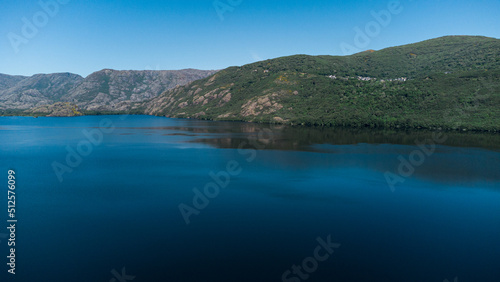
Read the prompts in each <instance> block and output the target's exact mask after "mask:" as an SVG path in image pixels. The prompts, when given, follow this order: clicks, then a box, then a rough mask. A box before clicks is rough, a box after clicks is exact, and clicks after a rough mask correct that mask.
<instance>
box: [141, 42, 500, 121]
mask: <svg viewBox="0 0 500 282" xmlns="http://www.w3.org/2000/svg"><path fill="white" fill-rule="evenodd" d="M499 81H500V40H498V39H495V38H488V37H470V36H447V37H441V38H436V39H431V40H426V41H422V42H418V43H412V44H407V45H403V46H397V47H389V48H385V49H382V50H379V51H374V52H362V53H357V54H354V55H350V56H307V55H294V56H287V57H280V58H276V59H271V60H265V61H261V62H256V63H253V64H248V65H244V66H241V67H230V68H227V69H225V70H221V71H219V72H218V73H216V74H214V75H212V76H210V77H207V78H205V79H202V80H199V81H195V82H192V83H190V84H188V85H184V86H180V87H177V88H175V89H171V90H168V91H166V92H164V93H163V94H161V95H160V96H158V97H156V98H154V99H152V100H150V101H147V102H145V103H144V104H143V105H141V106H139V107H138V109H139V110H140V111H143V112H144V113H146V114H150V115H158V116H168V117H176V118H199V119H208V120H234V121H250V122H270V123H286V124H309V125H321V126H350V127H365V126H368V127H388V128H392V127H405V128H440V127H442V128H450V129H462V130H499V129H500V113H499V112H498V108H500V96H499V93H500V83H499Z"/></svg>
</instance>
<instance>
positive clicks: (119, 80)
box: [0, 69, 215, 114]
mask: <svg viewBox="0 0 500 282" xmlns="http://www.w3.org/2000/svg"><path fill="white" fill-rule="evenodd" d="M213 73H215V71H212V70H210V71H205V70H196V69H184V70H175V71H170V70H165V71H156V70H143V71H120V70H112V69H103V70H100V71H96V72H94V73H92V74H89V75H88V76H87V77H85V78H84V77H82V76H80V75H77V74H73V73H68V72H61V73H52V74H35V75H32V76H29V77H26V76H11V75H6V74H0V112H1V113H3V114H6V113H9V112H12V113H16V114H30V110H31V109H36V108H40V107H42V106H48V105H54V104H56V103H59V102H62V103H66V102H68V103H71V104H74V105H75V106H78V107H79V108H80V109H81V110H82V111H83V112H86V113H88V114H92V113H99V112H115V113H122V112H125V111H127V110H129V108H130V105H131V104H132V103H135V102H142V101H144V100H146V99H150V98H153V97H156V96H157V95H159V94H161V93H162V92H163V91H165V90H168V89H170V88H173V87H175V86H177V85H182V84H186V83H188V82H191V81H193V80H197V79H200V78H204V77H206V76H208V75H211V74H213ZM49 108H50V107H49Z"/></svg>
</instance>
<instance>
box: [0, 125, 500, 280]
mask: <svg viewBox="0 0 500 282" xmlns="http://www.w3.org/2000/svg"><path fill="white" fill-rule="evenodd" d="M103 125H105V126H103ZM304 130H305V129H293V128H286V127H271V126H264V125H251V124H243V123H229V122H208V121H194V120H177V119H167V118H161V117H148V116H89V117H75V118H30V117H0V144H1V147H0V182H1V181H2V180H1V179H2V178H3V181H4V185H2V187H3V189H2V190H1V191H3V192H2V193H1V194H3V195H4V196H3V197H0V226H1V229H0V240H1V243H0V253H1V255H0V258H1V259H0V262H1V265H2V266H1V268H0V270H1V273H0V281H120V280H119V279H118V277H116V274H117V273H118V274H119V275H122V273H126V274H127V275H129V276H128V279H132V278H133V281H306V280H307V281H436V282H442V281H444V280H445V279H448V280H449V281H453V279H454V278H455V277H458V281H460V282H462V281H500V267H498V262H499V261H500V244H499V243H500V173H499V167H500V152H499V150H498V149H497V147H495V146H493V147H492V146H491V143H492V142H493V143H495V142H496V141H495V140H497V139H495V138H497V137H491V138H493V141H491V140H490V141H489V143H488V144H489V145H483V144H481V143H480V142H479V141H478V144H477V146H474V142H475V141H471V142H472V143H473V144H472V145H470V146H469V145H468V146H456V145H455V146H452V145H447V144H435V148H434V151H433V153H432V154H430V155H425V158H424V159H423V162H422V163H421V164H418V165H416V166H414V171H413V173H412V174H411V175H409V176H405V177H402V175H400V174H399V172H398V167H399V166H400V165H401V159H400V157H403V158H406V159H408V158H409V156H410V155H411V154H412V153H413V152H415V151H416V150H417V151H418V147H417V146H416V145H415V144H411V142H406V141H404V142H403V141H401V142H395V141H391V140H393V139H391V136H394V135H393V133H388V134H387V141H386V142H381V141H380V140H386V139H384V138H385V137H384V136H385V135H383V134H382V135H381V136H382V137H381V139H380V138H379V139H377V141H376V142H367V141H366V140H368V139H366V138H361V137H359V138H358V137H357V136H358V135H359V136H360V134H358V133H353V134H351V135H349V136H348V137H346V135H345V134H344V133H342V136H343V137H342V141H339V139H340V135H341V133H339V132H338V131H332V132H328V130H329V129H310V130H317V131H307V132H306V131H304ZM308 130H309V129H308ZM89 134H90V135H89ZM363 134H364V135H366V136H370V135H371V133H370V132H364V133H363ZM412 134H413V133H404V138H402V139H401V140H403V139H404V140H408V139H410V140H413V139H419V138H421V137H422V136H420V135H418V136H417V133H415V134H416V135H415V136H416V137H415V138H412V137H413V135H412ZM88 136H92V137H90V138H89V137H88ZM101 136H102V138H100V137H101ZM318 136H319V137H318ZM337 137H339V138H337ZM460 138H461V137H460V135H450V137H449V139H450V140H451V141H450V140H449V141H448V142H452V141H453V140H454V139H460ZM464 138H466V137H464ZM473 138H477V136H473ZM485 138H490V137H485ZM491 138H490V139H491ZM480 139H481V138H480ZM398 140H399V139H398ZM473 140H477V139H473ZM468 144H470V143H468ZM75 154H76V155H77V157H76V158H75ZM70 155H71V157H68V156H70ZM68 160H69V161H68ZM228 166H229V167H230V168H232V170H228ZM61 168H65V169H63V170H61ZM11 169H12V170H14V171H15V173H16V190H15V191H16V218H17V220H18V222H17V223H16V274H15V275H11V274H8V273H7V270H8V266H7V264H6V263H7V258H6V256H8V255H9V250H8V247H7V238H5V236H3V237H2V235H1V234H2V233H3V234H7V233H8V232H7V231H8V230H7V229H6V227H7V226H8V224H7V222H6V220H7V219H8V218H7V180H8V179H7V175H8V174H7V172H8V170H11ZM228 171H230V172H233V173H232V174H229V173H228ZM387 173H393V174H394V175H397V176H399V177H402V178H401V179H402V181H401V182H400V183H397V184H396V185H394V186H390V185H389V184H388V182H387V179H386V176H387ZM2 175H3V177H2ZM211 175H212V176H211ZM213 175H217V176H215V178H216V179H219V181H216V180H214V177H213ZM227 176H229V177H227ZM207 185H208V186H210V187H211V188H210V189H212V190H209V192H211V193H212V194H210V195H209V196H208V197H207V195H206V194H204V195H203V196H199V194H197V192H194V190H193V189H197V190H196V191H200V192H201V193H205V192H204V188H205V187H206V186H207ZM214 187H215V188H214ZM217 190H218V191H217ZM1 194H0V195H1ZM197 195H198V196H197ZM193 200H194V201H195V203H193ZM181 204H183V206H184V207H190V208H192V209H196V213H193V214H191V215H190V216H189V217H187V219H186V217H185V216H183V215H182V213H181V211H180V205H181ZM196 206H198V208H196ZM200 207H201V208H200ZM191 211H192V210H191ZM318 238H320V239H321V240H324V241H326V240H328V239H327V238H330V240H331V241H332V242H333V243H338V244H340V246H339V247H338V248H335V250H334V252H333V253H331V254H329V256H328V258H327V259H325V260H324V261H318V260H316V259H314V260H311V259H308V258H311V257H312V258H314V252H315V249H316V248H317V247H318V246H321V244H320V243H319V241H318ZM321 254H326V251H325V250H323V249H322V250H321ZM315 262H316V264H315ZM303 263H305V266H304V265H303ZM293 265H297V266H300V268H301V273H298V272H295V273H294V268H292V266H293ZM304 268H305V269H304ZM287 270H290V274H289V275H283V274H284V273H285V272H286V271H287ZM307 270H311V271H307ZM284 278H285V279H284ZM113 279H115V280H113ZM122 280H123V277H122ZM125 281H132V280H125Z"/></svg>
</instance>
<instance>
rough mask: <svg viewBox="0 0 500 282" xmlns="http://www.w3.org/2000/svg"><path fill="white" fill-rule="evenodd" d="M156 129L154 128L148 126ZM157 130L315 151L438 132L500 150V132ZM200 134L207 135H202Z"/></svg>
mask: <svg viewBox="0 0 500 282" xmlns="http://www.w3.org/2000/svg"><path fill="white" fill-rule="evenodd" d="M144 129H153V128H144ZM154 129H157V130H158V129H164V130H172V131H182V132H185V133H172V134H167V135H185V136H191V137H196V136H198V138H195V139H194V140H190V141H189V142H193V143H203V144H207V145H211V146H214V147H216V148H239V147H241V146H242V144H258V146H256V149H264V150H294V151H315V150H316V149H314V146H315V145H320V144H330V145H355V144H361V143H365V144H394V145H410V146H415V145H417V144H419V143H423V142H424V141H426V140H433V138H434V137H435V136H436V135H438V137H439V139H441V138H444V139H446V140H445V141H444V142H436V143H438V145H444V146H453V147H474V148H482V149H488V150H493V151H500V134H493V133H476V132H454V131H425V130H421V131H405V130H381V129H352V128H321V127H301V126H288V125H267V124H255V123H239V122H204V121H194V122H190V123H189V126H172V127H161V128H154ZM200 136H203V137H202V138H200Z"/></svg>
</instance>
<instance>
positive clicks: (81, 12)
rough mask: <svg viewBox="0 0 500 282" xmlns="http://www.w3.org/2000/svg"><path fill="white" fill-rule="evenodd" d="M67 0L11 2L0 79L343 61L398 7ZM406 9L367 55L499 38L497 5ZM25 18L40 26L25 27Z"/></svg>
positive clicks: (2, 34) (331, 2)
mask: <svg viewBox="0 0 500 282" xmlns="http://www.w3.org/2000/svg"><path fill="white" fill-rule="evenodd" d="M53 1H56V0H41V2H46V3H50V2H53ZM60 1H61V2H64V1H62V0H60ZM65 1H67V2H68V3H66V4H64V5H63V4H58V9H57V10H58V11H55V12H53V11H54V7H53V5H52V6H51V7H49V8H51V9H49V11H48V12H47V11H45V10H44V9H43V8H42V6H41V5H40V4H39V1H38V0H36V1H31V0H30V1H22V0H19V1H15V0H2V8H1V10H0V56H1V58H2V60H1V62H0V73H6V74H21V75H32V74H35V73H52V72H73V73H77V74H80V75H82V76H87V75H88V74H90V73H92V72H94V71H98V70H101V69H104V68H112V69H120V70H123V69H127V70H128V69H133V70H140V69H162V70H166V69H183V68H198V69H222V68H226V67H228V66H234V65H243V64H247V63H251V62H254V61H256V60H260V59H268V58H276V57H281V56H287V55H293V54H310V55H320V54H321V55H342V54H344V53H345V52H344V51H343V50H342V48H341V43H342V42H345V43H346V44H349V45H351V46H354V47H356V45H355V40H354V39H355V35H356V32H355V29H354V28H356V27H359V28H360V29H362V30H365V28H366V26H367V25H369V23H370V22H371V21H374V20H375V19H374V17H373V15H372V14H371V12H372V11H375V12H379V11H382V10H387V9H388V3H390V2H391V1H390V0H387V1H385V0H384V1H376V0H356V1H347V0H342V1H336V0H328V1H312V0H303V1H297V0H286V1H282V0H276V1H275V0H272V1H271V0H265V1H264V0H255V1H252V0H243V1H241V0H220V2H221V3H227V4H226V5H229V4H231V3H232V4H233V5H234V7H231V9H232V10H231V11H226V12H225V13H223V19H222V18H221V17H220V16H219V14H218V13H217V10H216V8H215V7H214V5H213V4H214V2H215V1H213V0H200V1H190V0H172V1H168V0H164V1H147V0H135V1H131V0H115V1H105V0H85V1H83V0H69V1H68V0H65ZM238 2H241V3H238ZM400 3H401V6H402V8H400V9H402V11H400V13H399V14H392V15H391V21H390V22H389V23H388V24H386V26H382V25H380V24H379V29H378V30H377V27H373V26H372V30H371V36H370V37H368V38H369V42H368V43H367V42H366V41H365V42H364V43H363V44H364V45H363V46H361V47H362V48H361V49H363V50H366V49H375V50H377V49H382V48H385V47H390V46H396V45H402V44H407V43H413V42H418V41H422V40H426V39H430V38H435V37H440V36H444V35H484V36H488V37H495V38H499V37H500V29H499V27H500V17H499V12H500V1H498V0H483V1H481V0H479V1H465V0H413V1H412V0H401V1H400ZM49 6H50V5H49ZM49 12H50V14H49ZM23 18H25V19H26V20H28V22H29V24H35V23H36V24H38V26H39V28H37V29H38V30H37V31H36V32H34V31H33V30H30V29H29V28H26V27H25V26H26V25H27V24H25V23H24V22H23V20H22V19H23ZM384 24H385V23H384ZM23 27H25V28H24V29H25V35H27V37H26V36H24V35H23V30H22V29H23ZM35 27H36V26H35ZM13 34H15V36H13ZM28 37H31V38H28ZM13 38H14V39H15V40H14V39H13ZM20 38H21V39H20ZM12 42H14V44H12ZM13 45H15V46H16V47H15V48H14V47H13ZM358 46H359V44H358ZM16 48H17V51H18V52H15V49H16Z"/></svg>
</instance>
